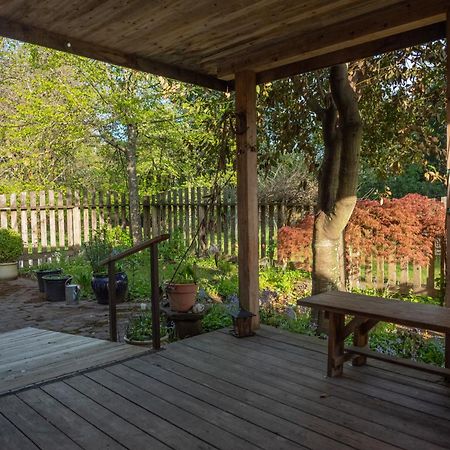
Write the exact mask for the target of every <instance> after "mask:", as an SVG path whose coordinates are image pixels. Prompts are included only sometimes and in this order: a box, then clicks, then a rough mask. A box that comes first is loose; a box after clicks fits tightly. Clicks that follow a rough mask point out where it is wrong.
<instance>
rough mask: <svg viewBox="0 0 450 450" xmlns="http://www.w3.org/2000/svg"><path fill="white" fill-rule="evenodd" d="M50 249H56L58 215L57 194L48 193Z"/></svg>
mask: <svg viewBox="0 0 450 450" xmlns="http://www.w3.org/2000/svg"><path fill="white" fill-rule="evenodd" d="M48 208H49V213H48V215H49V229H50V249H51V250H55V249H56V214H55V192H54V191H52V190H50V191H48Z"/></svg>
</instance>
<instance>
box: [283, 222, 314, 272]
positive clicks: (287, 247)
mask: <svg viewBox="0 0 450 450" xmlns="http://www.w3.org/2000/svg"><path fill="white" fill-rule="evenodd" d="M313 225H314V216H313V215H308V216H306V217H305V218H304V219H303V220H302V222H301V223H300V224H299V226H298V227H296V228H293V227H282V228H280V229H279V230H278V237H277V239H278V240H277V254H278V262H279V263H286V262H288V261H293V262H295V265H296V267H297V268H299V269H305V270H310V269H311V264H312V249H311V242H312V231H313Z"/></svg>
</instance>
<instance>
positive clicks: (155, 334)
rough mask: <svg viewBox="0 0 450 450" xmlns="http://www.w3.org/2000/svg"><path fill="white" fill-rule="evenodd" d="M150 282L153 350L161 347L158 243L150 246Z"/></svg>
mask: <svg viewBox="0 0 450 450" xmlns="http://www.w3.org/2000/svg"><path fill="white" fill-rule="evenodd" d="M150 283H151V289H152V344H153V350H159V349H160V347H161V336H160V313H159V271H158V244H153V245H151V246H150Z"/></svg>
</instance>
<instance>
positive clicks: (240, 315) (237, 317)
mask: <svg viewBox="0 0 450 450" xmlns="http://www.w3.org/2000/svg"><path fill="white" fill-rule="evenodd" d="M255 315H256V314H253V313H251V312H250V311H246V310H245V309H242V308H239V311H237V312H234V313H231V317H232V319H233V331H232V334H233V336H235V337H238V338H241V337H248V336H253V335H254V334H255V333H254V332H253V331H252V319H253V317H255Z"/></svg>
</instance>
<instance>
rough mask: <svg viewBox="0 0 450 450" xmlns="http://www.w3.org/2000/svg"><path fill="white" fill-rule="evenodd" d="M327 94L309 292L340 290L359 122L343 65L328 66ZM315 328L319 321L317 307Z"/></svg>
mask: <svg viewBox="0 0 450 450" xmlns="http://www.w3.org/2000/svg"><path fill="white" fill-rule="evenodd" d="M330 87H331V94H330V95H328V96H327V98H326V109H325V110H324V111H323V114H322V125H323V139H324V159H323V164H322V167H321V173H320V178H319V195H318V205H317V210H316V216H315V221H314V233H313V272H312V293H313V295H314V294H319V293H321V292H325V291H331V290H345V270H343V264H344V261H343V256H342V255H343V233H344V230H345V227H346V226H347V223H348V221H349V219H350V216H351V215H352V213H353V209H354V207H355V205H356V188H357V182H358V169H359V154H360V147H361V135H362V125H361V118H360V115H359V110H358V102H357V99H356V95H355V92H354V91H353V89H352V87H351V85H350V82H349V79H348V72H347V66H346V65H345V64H340V65H338V66H334V67H332V68H331V70H330ZM313 320H315V321H316V322H318V327H319V331H324V325H325V324H324V321H323V317H322V315H321V314H318V312H317V311H315V312H314V314H313Z"/></svg>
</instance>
